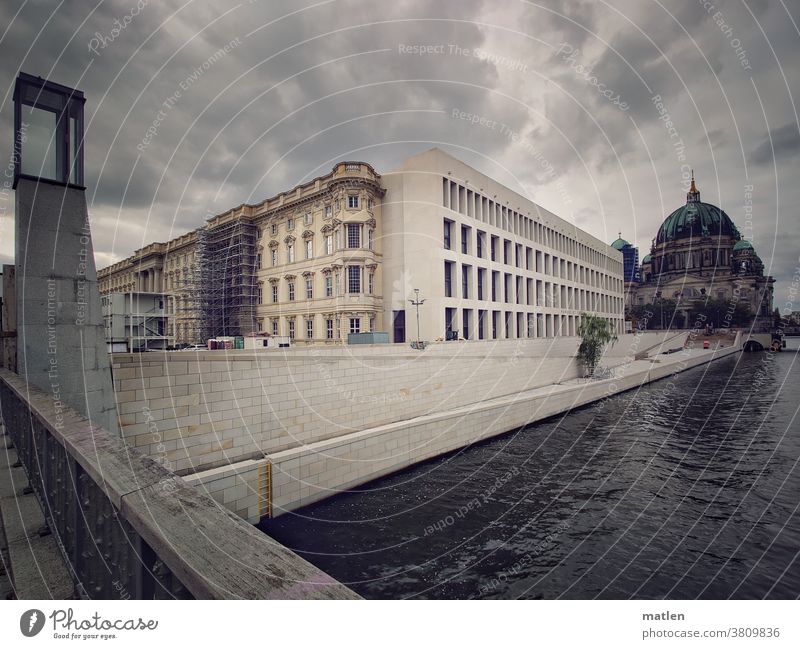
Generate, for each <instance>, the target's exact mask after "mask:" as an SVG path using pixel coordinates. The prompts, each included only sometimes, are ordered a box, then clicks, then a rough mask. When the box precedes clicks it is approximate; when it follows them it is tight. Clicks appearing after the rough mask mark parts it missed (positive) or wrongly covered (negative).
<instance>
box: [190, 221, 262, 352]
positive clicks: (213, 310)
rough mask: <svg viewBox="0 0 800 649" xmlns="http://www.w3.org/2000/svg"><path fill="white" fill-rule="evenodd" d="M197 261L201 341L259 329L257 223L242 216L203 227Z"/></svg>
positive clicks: (199, 239) (240, 334)
mask: <svg viewBox="0 0 800 649" xmlns="http://www.w3.org/2000/svg"><path fill="white" fill-rule="evenodd" d="M201 241H202V243H201ZM195 260H196V263H197V266H198V274H199V279H200V281H199V286H198V290H197V291H196V294H197V298H198V299H197V303H198V307H199V308H198V309H197V311H198V327H199V330H200V331H201V332H202V338H201V340H205V339H208V338H213V337H216V336H242V335H245V334H248V333H251V332H253V331H255V329H256V321H255V308H256V293H257V286H256V270H257V268H256V264H257V251H256V226H255V225H254V224H253V223H252V222H250V221H248V220H245V219H243V218H242V217H241V216H238V217H236V218H234V219H232V220H230V221H228V222H226V223H223V224H220V225H214V226H210V225H209V226H208V227H206V228H202V229H201V230H200V231H199V232H198V248H197V254H196V255H195Z"/></svg>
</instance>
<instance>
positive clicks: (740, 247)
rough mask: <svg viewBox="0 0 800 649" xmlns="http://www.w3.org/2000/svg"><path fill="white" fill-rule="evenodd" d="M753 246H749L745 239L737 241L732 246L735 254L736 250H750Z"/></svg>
mask: <svg viewBox="0 0 800 649" xmlns="http://www.w3.org/2000/svg"><path fill="white" fill-rule="evenodd" d="M752 249H753V244H751V243H750V242H749V241H748V240H747V239H741V240H740V241H737V242H736V244H735V245H734V246H733V251H734V252H736V251H737V250H752Z"/></svg>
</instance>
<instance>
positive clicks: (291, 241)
mask: <svg viewBox="0 0 800 649" xmlns="http://www.w3.org/2000/svg"><path fill="white" fill-rule="evenodd" d="M296 240H297V239H296V237H294V236H293V235H291V234H290V235H288V236H287V237H286V238H285V239H284V240H283V242H284V243H294V242H295V241H296Z"/></svg>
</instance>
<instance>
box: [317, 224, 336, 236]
mask: <svg viewBox="0 0 800 649" xmlns="http://www.w3.org/2000/svg"><path fill="white" fill-rule="evenodd" d="M320 231H321V232H322V234H328V233H330V232H333V226H332V225H331V224H330V223H326V224H325V225H323V226H322V227H321V228H320Z"/></svg>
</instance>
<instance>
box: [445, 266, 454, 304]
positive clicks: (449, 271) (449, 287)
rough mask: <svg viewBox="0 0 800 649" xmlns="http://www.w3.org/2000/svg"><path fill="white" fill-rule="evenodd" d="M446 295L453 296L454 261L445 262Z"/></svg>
mask: <svg viewBox="0 0 800 649" xmlns="http://www.w3.org/2000/svg"><path fill="white" fill-rule="evenodd" d="M444 296H445V297H453V262H452V261H446V262H444Z"/></svg>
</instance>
